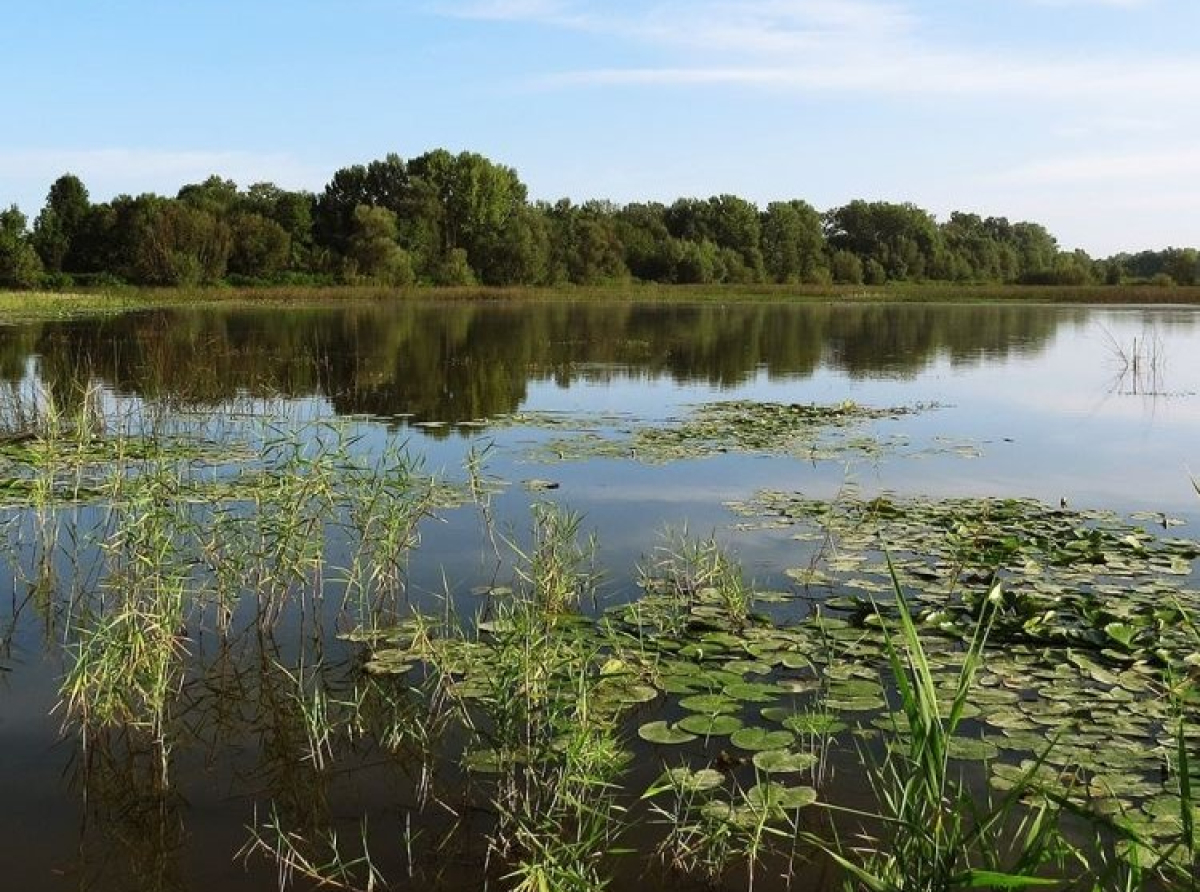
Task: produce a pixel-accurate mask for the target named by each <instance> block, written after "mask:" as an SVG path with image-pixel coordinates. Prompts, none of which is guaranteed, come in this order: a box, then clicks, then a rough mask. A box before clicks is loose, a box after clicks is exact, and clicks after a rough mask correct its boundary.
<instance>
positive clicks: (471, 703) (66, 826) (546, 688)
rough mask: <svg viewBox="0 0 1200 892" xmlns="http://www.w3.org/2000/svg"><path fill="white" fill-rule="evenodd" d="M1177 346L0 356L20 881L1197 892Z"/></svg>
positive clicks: (527, 346) (1110, 327)
mask: <svg viewBox="0 0 1200 892" xmlns="http://www.w3.org/2000/svg"><path fill="white" fill-rule="evenodd" d="M1196 321H1197V317H1196V316H1195V314H1194V312H1193V311H1191V310H1184V309H1179V310H1166V309H1153V310H1151V309H1147V310H1138V311H1136V312H1134V311H1128V310H1125V311H1119V312H1108V311H1105V312H1101V311H1099V310H1096V309H1094V308H1088V307H1042V306H990V305H988V306H972V307H965V306H961V307H960V306H924V305H912V306H908V305H867V306H853V307H830V306H820V305H814V306H806V307H796V306H790V307H789V306H781V305H771V304H745V305H732V306H719V305H710V304H697V305H671V304H668V305H659V304H639V303H636V302H631V303H628V304H622V305H616V306H612V305H610V306H597V305H594V304H590V303H587V302H570V301H564V302H558V303H544V302H540V303H536V304H532V305H527V304H519V303H518V304H495V303H492V302H482V303H481V302H469V301H460V302H453V303H436V302H428V301H427V302H416V303H413V304H405V305H394V304H391V305H375V304H368V305H352V306H342V307H337V308H329V307H326V308H321V307H304V308H294V309H291V310H288V311H286V312H285V311H280V310H271V311H267V310H263V309H252V308H250V309H248V308H241V307H230V308H223V309H222V308H205V309H193V310H182V309H174V310H172V309H156V310H145V311H139V312H133V313H128V314H123V315H117V316H105V317H102V318H94V319H68V320H60V321H45V320H43V321H40V322H27V323H21V324H13V325H8V326H5V327H3V328H0V376H2V377H3V379H4V384H3V390H0V470H2V476H3V481H4V485H3V490H0V533H2V538H0V547H2V553H3V558H4V568H5V569H4V575H5V578H6V583H7V587H8V595H9V597H8V598H6V602H7V604H8V607H7V609H6V611H5V612H4V613H0V622H2V625H0V645H2V649H0V716H3V717H4V721H3V722H0V735H2V736H3V739H4V744H5V748H6V750H7V751H8V752H10V753H11V754H12V761H11V762H9V763H8V765H10V766H11V767H6V768H5V769H4V772H5V775H6V777H7V779H8V780H9V781H10V782H11V783H12V789H13V793H12V794H11V798H10V804H11V806H12V808H11V809H10V810H9V815H10V818H9V819H7V820H6V821H5V826H4V828H3V830H4V834H5V837H6V838H7V839H9V840H10V841H11V843H12V844H13V845H14V846H19V847H21V849H22V850H24V851H27V852H28V857H27V858H26V859H24V860H23V863H21V864H18V865H15V866H14V867H13V869H12V878H13V881H14V882H16V883H17V884H18V886H19V887H20V888H28V889H41V888H46V889H50V888H59V887H60V886H61V885H62V879H63V878H64V877H65V878H66V881H67V882H69V883H70V884H72V885H79V886H82V887H87V888H98V889H126V888H139V889H154V890H183V889H191V888H195V887H197V886H200V885H203V884H206V883H218V884H219V885H220V886H221V887H222V888H227V889H237V888H247V889H250V888H262V887H263V886H264V885H268V886H269V885H270V884H272V883H273V882H276V881H278V883H279V884H280V885H282V886H292V887H296V888H318V887H321V886H333V887H339V888H348V889H379V888H397V889H418V888H420V889H425V888H447V889H457V888H495V889H517V890H529V892H534V890H537V892H541V890H597V889H604V888H610V889H614V890H619V889H630V888H647V887H648V888H667V887H675V888H693V887H694V888H721V889H747V890H751V889H758V890H771V889H784V888H814V887H815V888H829V889H870V890H950V889H962V888H1026V887H1032V886H1038V887H1045V888H1057V889H1081V890H1082V889H1087V890H1109V889H1111V890H1118V889H1120V890H1132V889H1148V890H1149V889H1194V888H1195V887H1196V884H1197V879H1196V872H1197V869H1198V866H1200V861H1198V852H1197V839H1196V827H1195V822H1196V818H1197V817H1198V816H1200V809H1198V807H1197V803H1196V801H1195V797H1194V793H1193V791H1194V789H1195V787H1196V784H1197V783H1200V769H1198V767H1197V766H1198V764H1200V763H1198V762H1197V756H1198V755H1200V754H1198V753H1197V746H1198V745H1200V690H1198V688H1197V685H1198V684H1200V681H1198V680H1200V665H1198V661H1197V657H1196V654H1197V651H1198V650H1200V589H1198V588H1197V574H1196V570H1195V561H1196V558H1197V557H1198V556H1200V543H1198V542H1197V537H1196V536H1195V533H1194V525H1195V523H1196V519H1197V516H1198V515H1200V512H1197V511H1196V504H1200V503H1197V502H1196V499H1197V496H1198V495H1200V491H1194V490H1193V483H1192V482H1191V481H1190V480H1189V478H1188V476H1187V472H1186V468H1185V466H1184V464H1183V462H1182V461H1178V462H1177V463H1176V466H1175V467H1174V468H1168V469H1167V472H1166V473H1167V476H1166V478H1165V479H1166V481H1167V482H1166V483H1163V482H1161V480H1160V478H1157V477H1155V476H1154V475H1153V474H1152V473H1151V470H1152V469H1153V468H1154V467H1156V466H1162V465H1166V464H1168V463H1169V459H1168V458H1167V457H1168V456H1179V455H1184V456H1186V454H1187V450H1188V449H1192V448H1194V443H1195V442H1197V439H1196V437H1195V433H1196V426H1197V425H1196V421H1195V413H1194V403H1195V393H1194V391H1193V390H1192V388H1194V387H1195V386H1196V380H1197V378H1196V368H1197V367H1196V365H1195V361H1194V360H1193V359H1191V358H1190V357H1189V355H1187V354H1186V353H1181V352H1179V350H1177V347H1178V345H1180V344H1187V343H1188V340H1189V339H1190V338H1191V337H1193V336H1194V327H1195V324H1196ZM1106 338H1107V340H1106ZM1135 338H1136V339H1137V340H1136V341H1135ZM1148 339H1149V340H1148ZM1154 339H1157V340H1154ZM1112 343H1116V344H1118V345H1122V346H1123V345H1129V347H1128V350H1127V351H1126V353H1125V355H1126V356H1134V355H1140V353H1139V350H1142V349H1144V347H1143V348H1139V347H1138V343H1141V344H1142V345H1144V344H1146V343H1154V344H1156V345H1157V346H1156V348H1155V354H1156V357H1157V369H1158V373H1159V374H1158V377H1157V379H1156V384H1155V387H1154V388H1153V390H1152V391H1150V392H1147V390H1146V389H1145V388H1143V389H1141V390H1140V391H1134V390H1133V389H1131V388H1128V387H1122V386H1116V387H1113V386H1112V385H1111V381H1112V376H1113V375H1117V376H1119V377H1126V376H1127V374H1128V369H1126V370H1124V374H1123V372H1122V369H1121V368H1120V366H1119V359H1120V356H1119V355H1117V356H1114V352H1113V350H1112V347H1111V345H1112ZM198 357H203V358H204V361H203V362H201V361H198ZM1106 359H1107V360H1112V361H1113V364H1112V365H1110V366H1109V367H1104V366H1103V363H1104V362H1105V360H1106ZM1000 370H1003V375H1002V376H1001V374H1000ZM1030 375H1032V376H1034V377H1035V378H1036V379H1038V380H1043V381H1045V380H1047V379H1051V380H1052V381H1053V387H1052V388H1049V387H1048V388H1047V389H1052V390H1053V391H1054V393H1055V394H1057V400H1058V401H1057V402H1052V403H1051V405H1050V407H1049V408H1048V409H1046V410H1045V411H1044V412H1043V413H1041V414H1039V413H1038V411H1037V405H1036V403H1032V402H1031V400H1030V395H1031V389H1030V387H1029V384H1028V378H1027V377H1026V376H1030ZM964 396H972V397H973V398H974V399H976V400H977V401H978V402H979V403H980V405H979V406H978V407H976V406H968V407H964V406H962V405H960V404H958V401H960V400H962V399H964ZM1006 400H1009V401H1006ZM1096 401H1100V405H1101V406H1102V408H1101V409H1097V408H1096ZM1078 406H1082V407H1083V409H1082V410H1079V409H1078V408H1077V407H1078ZM1059 416H1061V417H1059ZM1097 416H1102V417H1101V420H1102V421H1103V425H1104V426H1103V427H1102V428H1101V430H1102V431H1103V438H1102V437H1100V436H1098V435H1094V434H1093V435H1091V436H1093V437H1094V442H1092V443H1091V444H1090V445H1091V446H1092V448H1091V450H1090V451H1091V455H1090V456H1089V455H1083V454H1081V448H1082V447H1081V440H1080V436H1082V434H1081V431H1085V430H1088V428H1087V425H1088V424H1091V423H1094V422H1096V419H1097ZM1096 423H1098V422H1096ZM1146 430H1151V431H1152V432H1153V437H1147V436H1146ZM1131 431H1132V434H1131ZM1000 432H1003V436H1001V435H1000ZM1130 436H1133V437H1134V439H1133V442H1135V443H1138V444H1139V446H1138V448H1139V449H1140V450H1141V451H1140V452H1136V453H1134V452H1131V451H1130V447H1129V443H1130V439H1129V438H1130ZM1102 439H1103V440H1107V441H1108V442H1109V443H1110V444H1111V446H1112V449H1113V452H1112V454H1111V455H1110V454H1109V453H1107V452H1106V451H1105V449H1104V448H1103V446H1104V444H1103V443H1102V442H1101V441H1102ZM1061 444H1065V445H1061ZM1056 448H1062V450H1063V451H1062V452H1061V453H1060V452H1057V451H1056ZM1155 449H1158V450H1162V451H1161V452H1155V451H1154V450H1155ZM1035 456H1036V457H1037V458H1038V460H1039V461H1041V462H1044V463H1045V468H1044V469H1043V470H1040V471H1039V470H1037V469H1036V468H1034V467H1032V465H1031V459H1032V458H1033V457H1035ZM1140 463H1145V464H1146V467H1145V468H1144V469H1143V468H1141V467H1139V464H1140ZM1121 473H1123V474H1124V475H1125V479H1122V478H1120V476H1119V475H1120V474H1121ZM1096 478H1099V479H1100V483H1099V484H1097V483H1095V482H1094V480H1095V479H1096ZM1113 478H1117V479H1116V483H1118V484H1123V486H1118V487H1117V488H1116V489H1115V490H1113V491H1112V492H1111V493H1110V502H1111V503H1110V504H1105V503H1104V501H1103V500H1102V498H1101V496H1102V495H1103V494H1105V493H1106V492H1109V491H1108V490H1106V489H1105V488H1104V487H1105V486H1109V485H1113ZM522 483H524V485H523V486H522V485H521V484H522ZM1051 493H1052V494H1053V495H1051ZM1067 496H1069V499H1068V498H1067ZM1076 502H1078V503H1079V506H1078V507H1076ZM697 530H700V532H696V531H697ZM48 713H51V714H50V715H49V716H47V714H48ZM47 802H48V803H49V805H47V804H46V803H47ZM43 810H45V811H43ZM40 814H49V815H50V816H51V819H49V820H44V821H42V822H41V823H40V824H38V825H37V827H34V826H33V825H34V824H35V822H33V820H32V819H33V817H34V816H35V815H40ZM39 828H40V829H39ZM35 829H39V832H38V833H35V832H34V831H35Z"/></svg>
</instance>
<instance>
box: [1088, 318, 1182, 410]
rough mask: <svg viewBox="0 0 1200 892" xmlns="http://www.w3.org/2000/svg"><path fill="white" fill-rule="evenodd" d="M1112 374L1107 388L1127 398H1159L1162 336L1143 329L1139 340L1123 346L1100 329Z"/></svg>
mask: <svg viewBox="0 0 1200 892" xmlns="http://www.w3.org/2000/svg"><path fill="white" fill-rule="evenodd" d="M1101 331H1102V332H1103V334H1104V336H1105V340H1106V344H1107V347H1108V352H1109V355H1110V356H1111V358H1112V362H1113V366H1114V368H1115V372H1114V375H1113V381H1112V384H1111V387H1110V389H1111V390H1112V391H1113V392H1114V393H1120V394H1125V395H1130V396H1147V397H1160V396H1164V395H1166V394H1165V386H1166V385H1165V378H1166V367H1167V357H1166V344H1165V342H1164V341H1163V339H1162V336H1161V335H1160V334H1159V333H1158V332H1157V331H1155V330H1153V329H1147V330H1146V331H1145V332H1144V333H1143V335H1142V337H1140V338H1137V337H1135V338H1133V339H1132V341H1131V342H1130V343H1129V344H1128V345H1126V344H1124V343H1122V342H1121V341H1118V340H1117V338H1116V337H1115V336H1114V335H1113V334H1112V332H1110V331H1109V330H1108V329H1107V328H1104V327H1103V326H1101Z"/></svg>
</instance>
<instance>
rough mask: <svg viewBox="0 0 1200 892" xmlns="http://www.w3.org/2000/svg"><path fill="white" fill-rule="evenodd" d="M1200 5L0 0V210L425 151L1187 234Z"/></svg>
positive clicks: (1132, 0) (1084, 241) (1196, 235)
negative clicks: (63, 194) (73, 187)
mask: <svg viewBox="0 0 1200 892" xmlns="http://www.w3.org/2000/svg"><path fill="white" fill-rule="evenodd" d="M1197 34H1200V2H1197V0H638V2H634V0H172V2H163V0H105V2H103V3H100V2H96V0H0V83H2V84H4V88H3V90H2V91H0V205H3V206H7V205H9V204H13V203H15V204H18V205H19V206H20V207H21V208H22V209H23V210H24V211H26V213H28V214H29V215H30V216H31V217H32V216H33V215H35V214H36V213H37V211H38V209H39V208H40V207H41V206H42V204H43V203H44V200H45V195H46V190H47V188H48V186H49V184H50V183H51V182H52V181H53V180H54V179H55V178H56V177H58V176H59V175H60V174H62V173H64V172H68V171H69V172H72V173H75V174H76V175H78V176H80V177H81V178H82V179H83V181H84V183H85V184H86V185H87V186H88V189H89V191H90V193H91V196H92V199H93V200H94V201H102V200H107V199H109V198H111V197H112V196H113V195H116V194H119V193H131V194H136V193H140V192H147V191H151V192H158V193H161V194H168V195H173V194H175V192H177V191H178V189H179V187H180V186H181V185H183V184H185V183H190V182H197V181H200V180H202V179H204V178H205V177H207V176H208V175H210V174H213V173H216V174H219V175H221V176H224V177H229V178H232V179H234V180H236V181H237V182H238V183H239V184H240V185H243V186H245V185H249V184H251V183H254V182H261V181H271V182H275V183H277V184H279V185H281V186H285V187H289V188H306V189H311V190H314V191H319V190H320V189H321V188H322V187H323V186H324V184H325V183H326V182H328V180H329V178H330V176H331V175H332V174H333V172H334V171H335V170H337V169H338V168H339V167H343V166H346V165H349V164H353V163H360V162H366V161H370V160H372V159H374V158H381V157H383V156H384V155H386V154H387V153H388V152H397V153H399V154H400V155H402V156H404V157H413V156H415V155H419V154H421V153H422V152H425V151H427V150H429V149H433V148H447V149H450V150H452V151H461V150H470V151H475V152H480V153H482V154H483V155H486V156H487V157H488V158H490V159H492V160H493V161H497V162H500V163H503V164H506V165H509V166H512V167H514V168H516V169H517V171H518V173H519V174H520V176H521V179H522V180H523V181H524V182H525V183H526V184H527V185H528V187H529V192H530V196H531V197H532V198H535V199H546V200H556V199H558V198H562V197H569V198H571V199H573V200H575V201H583V200H586V199H589V198H601V199H609V200H612V201H615V202H620V203H623V202H628V201H643V200H656V201H664V202H670V201H673V200H674V199H676V198H678V197H682V196H694V197H707V196H709V195H717V194H722V193H733V194H736V195H741V196H743V197H745V198H748V199H751V200H753V201H755V202H757V203H759V204H760V205H765V204H766V203H767V202H769V201H774V200H781V199H791V198H802V199H805V200H807V201H809V202H810V203H812V204H813V205H815V206H816V207H817V208H819V209H822V210H825V209H828V208H832V207H837V206H839V205H841V204H845V203H846V202H848V201H851V200H853V199H855V198H865V199H871V200H886V201H911V202H914V203H915V204H917V205H919V206H921V207H923V208H925V209H927V210H929V211H931V212H933V213H934V214H936V215H937V216H938V218H939V219H945V218H946V217H947V216H948V215H949V213H950V211H952V210H966V211H972V212H976V213H980V214H983V215H997V216H1006V217H1008V218H1009V219H1011V220H1034V221H1036V222H1040V223H1043V224H1044V225H1046V226H1047V227H1048V228H1049V229H1050V231H1051V232H1052V233H1054V234H1055V235H1056V236H1057V237H1058V239H1059V242H1060V244H1061V245H1062V246H1063V247H1064V248H1067V249H1072V248H1077V247H1078V248H1083V249H1085V250H1087V251H1088V252H1089V253H1091V254H1093V255H1094V256H1107V255H1109V254H1112V253H1115V252H1117V251H1122V250H1131V251H1133V250H1140V249H1144V248H1162V247H1167V246H1184V245H1200V114H1198V113H1197V111H1196V110H1197V109H1200V52H1197V50H1196V49H1195V39H1196V35H1197Z"/></svg>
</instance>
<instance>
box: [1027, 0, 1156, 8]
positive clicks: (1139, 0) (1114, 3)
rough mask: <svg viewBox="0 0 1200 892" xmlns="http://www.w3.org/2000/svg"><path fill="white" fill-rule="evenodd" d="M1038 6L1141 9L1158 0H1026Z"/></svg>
mask: <svg viewBox="0 0 1200 892" xmlns="http://www.w3.org/2000/svg"><path fill="white" fill-rule="evenodd" d="M1026 2H1030V3H1033V4H1035V5H1037V6H1107V7H1110V8H1112V9H1141V8H1142V7H1143V6H1150V5H1151V4H1153V3H1154V2H1156V0H1026Z"/></svg>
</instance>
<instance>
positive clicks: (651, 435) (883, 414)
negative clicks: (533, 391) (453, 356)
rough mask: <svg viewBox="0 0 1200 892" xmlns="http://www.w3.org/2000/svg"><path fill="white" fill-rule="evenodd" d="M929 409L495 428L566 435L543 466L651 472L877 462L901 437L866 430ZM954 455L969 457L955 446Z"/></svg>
mask: <svg viewBox="0 0 1200 892" xmlns="http://www.w3.org/2000/svg"><path fill="white" fill-rule="evenodd" d="M930 408H933V407H931V406H924V405H919V406H899V407H887V408H880V407H871V406H863V405H860V404H858V403H855V402H852V401H846V402H842V403H836V404H830V405H823V404H817V403H775V402H761V401H755V400H726V401H719V402H712V403H704V404H702V405H699V406H696V407H695V408H693V409H692V410H691V412H690V413H689V414H688V415H687V416H686V417H684V418H682V419H678V420H671V421H668V422H663V423H652V422H646V421H639V420H637V419H633V418H627V417H623V416H595V417H586V416H578V417H575V416H569V415H561V414H556V413H522V414H519V415H510V416H504V417H503V418H501V419H497V421H498V422H499V423H501V424H504V425H506V426H513V425H520V426H526V427H537V428H544V429H546V430H549V431H566V432H568V435H567V436H559V437H554V438H553V439H550V440H548V441H546V442H543V443H541V444H539V445H538V446H537V447H536V448H535V450H534V453H533V454H534V457H535V458H536V459H538V460H541V461H579V460H585V459H593V458H630V459H634V460H637V461H642V462H647V463H652V464H656V463H664V462H670V461H678V460H681V459H694V458H706V457H709V456H714V455H722V454H726V453H751V454H762V455H791V456H796V457H799V458H804V459H806V460H810V461H824V460H832V459H838V458H844V457H848V456H851V457H853V456H856V457H860V458H879V457H881V456H882V455H884V454H886V453H889V452H893V451H896V450H899V449H902V448H903V447H905V446H906V445H907V443H908V441H907V440H906V439H905V438H904V437H903V436H900V435H890V436H883V435H881V434H880V433H879V432H877V431H875V430H874V429H873V428H872V425H873V424H874V423H875V422H879V421H885V420H895V419H899V418H902V417H904V416H907V415H913V414H916V413H918V412H922V411H926V410H928V409H930ZM953 448H954V450H955V451H956V452H959V453H960V454H967V453H966V452H965V451H964V447H962V446H961V445H959V446H955V447H953Z"/></svg>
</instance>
